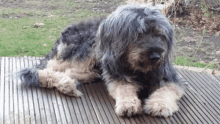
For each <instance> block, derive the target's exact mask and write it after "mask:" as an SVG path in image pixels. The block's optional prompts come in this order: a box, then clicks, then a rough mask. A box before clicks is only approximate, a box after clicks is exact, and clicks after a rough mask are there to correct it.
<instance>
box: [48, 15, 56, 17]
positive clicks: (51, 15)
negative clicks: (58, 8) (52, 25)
mask: <svg viewBox="0 0 220 124" xmlns="http://www.w3.org/2000/svg"><path fill="white" fill-rule="evenodd" d="M54 16H55V15H48V16H47V17H54Z"/></svg>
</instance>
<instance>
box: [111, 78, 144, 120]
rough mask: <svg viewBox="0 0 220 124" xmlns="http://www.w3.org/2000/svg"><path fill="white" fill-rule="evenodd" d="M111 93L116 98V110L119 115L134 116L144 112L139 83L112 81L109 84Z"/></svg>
mask: <svg viewBox="0 0 220 124" xmlns="http://www.w3.org/2000/svg"><path fill="white" fill-rule="evenodd" d="M107 87H108V91H109V94H110V95H111V96H112V97H113V98H114V99H115V100H116V105H115V112H116V114H117V115H118V116H128V117H130V116H132V115H135V114H140V113H141V112H142V108H141V101H140V99H139V98H138V94H137V92H138V89H139V87H138V86H137V85H132V84H130V83H125V82H110V83H108V84H107Z"/></svg>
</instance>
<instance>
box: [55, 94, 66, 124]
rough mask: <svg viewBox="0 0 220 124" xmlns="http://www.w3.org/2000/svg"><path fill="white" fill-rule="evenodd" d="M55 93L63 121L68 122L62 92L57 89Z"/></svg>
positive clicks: (64, 123)
mask: <svg viewBox="0 0 220 124" xmlns="http://www.w3.org/2000/svg"><path fill="white" fill-rule="evenodd" d="M55 95H56V99H57V105H58V108H59V111H60V116H61V120H62V123H63V124H67V120H66V115H65V112H64V108H63V104H62V101H61V95H60V92H59V91H57V90H55Z"/></svg>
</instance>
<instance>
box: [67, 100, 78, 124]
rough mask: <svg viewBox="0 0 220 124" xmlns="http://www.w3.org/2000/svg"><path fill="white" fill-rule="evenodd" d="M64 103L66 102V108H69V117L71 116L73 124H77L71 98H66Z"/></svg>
mask: <svg viewBox="0 0 220 124" xmlns="http://www.w3.org/2000/svg"><path fill="white" fill-rule="evenodd" d="M66 101H67V104H68V107H69V111H70V116H71V119H72V122H73V124H78V120H77V115H76V112H75V109H74V107H73V104H72V101H71V97H70V96H66Z"/></svg>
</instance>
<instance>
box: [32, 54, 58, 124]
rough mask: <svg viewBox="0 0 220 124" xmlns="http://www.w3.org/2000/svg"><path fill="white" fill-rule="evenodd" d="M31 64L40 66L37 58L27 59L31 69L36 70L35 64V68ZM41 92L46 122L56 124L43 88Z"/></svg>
mask: <svg viewBox="0 0 220 124" xmlns="http://www.w3.org/2000/svg"><path fill="white" fill-rule="evenodd" d="M33 62H34V63H36V64H40V61H39V58H38V57H29V64H30V66H31V67H34V68H36V67H35V66H36V64H35V66H33ZM41 92H42V99H43V102H44V108H45V114H46V120H47V123H48V124H54V123H56V119H52V117H55V115H54V113H53V114H52V113H51V112H50V107H49V102H48V98H47V93H46V89H45V88H41Z"/></svg>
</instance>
